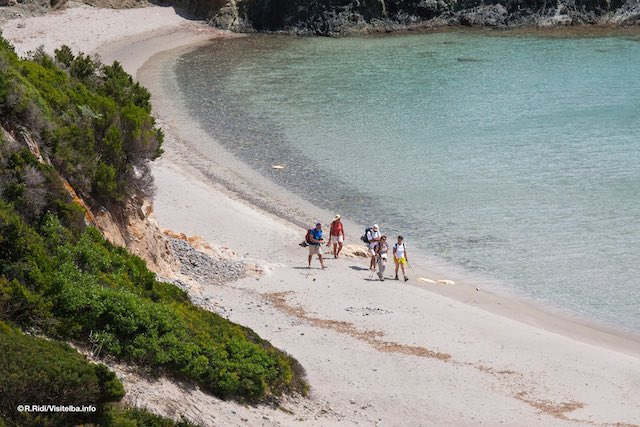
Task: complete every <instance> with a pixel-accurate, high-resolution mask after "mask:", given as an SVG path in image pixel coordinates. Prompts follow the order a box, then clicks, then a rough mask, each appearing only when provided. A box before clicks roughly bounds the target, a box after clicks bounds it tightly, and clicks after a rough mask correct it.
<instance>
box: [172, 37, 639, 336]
mask: <svg viewBox="0 0 640 427" xmlns="http://www.w3.org/2000/svg"><path fill="white" fill-rule="evenodd" d="M176 73H177V78H178V83H179V87H180V90H181V91H182V94H183V96H184V97H185V99H187V103H188V107H189V108H190V110H191V112H192V114H193V115H194V117H195V118H196V119H197V120H198V121H199V122H201V123H202V125H203V126H204V128H205V129H207V130H208V131H209V132H210V133H211V134H212V135H213V136H214V137H215V138H216V139H217V140H218V141H220V142H222V143H223V144H224V145H225V146H226V147H227V148H228V149H229V150H230V151H231V152H233V153H235V154H236V155H237V156H239V157H240V158H242V159H244V160H246V161H247V162H248V163H249V164H251V165H252V166H254V167H256V168H258V169H259V170H261V171H262V172H263V173H265V174H267V175H268V176H271V177H273V178H274V179H275V180H276V181H277V182H280V183H282V184H283V185H284V186H286V187H288V188H290V189H292V190H293V191H295V192H297V193H298V194H301V195H303V196H304V197H305V198H307V199H309V200H312V201H314V202H315V203H317V204H318V205H320V206H322V207H325V208H328V209H330V210H334V211H336V212H340V213H341V214H342V215H344V216H348V217H350V218H353V219H355V220H358V221H360V222H362V223H372V222H378V223H380V225H381V227H382V229H383V231H385V232H387V233H388V234H390V235H394V234H395V233H398V232H402V233H403V234H405V235H406V236H407V240H408V242H411V243H412V244H413V245H417V246H420V247H421V248H422V249H424V250H425V251H426V252H428V253H429V254H432V255H436V256H438V257H441V258H444V259H446V260H448V261H450V262H452V263H455V264H457V265H460V266H462V267H464V268H465V269H466V270H467V271H469V272H471V273H478V274H480V275H482V276H484V277H489V278H492V279H496V280H498V281H500V282H502V283H505V284H506V285H508V286H509V287H511V288H512V289H514V290H516V291H517V292H519V293H523V294H525V295H528V296H532V297H534V298H538V299H541V300H543V301H548V302H551V303H553V304H555V305H557V306H560V307H563V308H567V309H570V310H573V311H576V312H579V313H582V314H586V315H589V316H591V317H594V318H597V319H600V320H605V321H608V322H610V323H612V324H615V325H618V326H622V327H627V328H630V329H637V328H638V327H640V310H639V309H638V301H640V298H639V297H640V268H639V265H640V250H639V243H638V242H640V140H639V136H640V42H638V41H637V40H633V39H629V38H616V37H608V38H606V37H605V38H540V37H495V36H488V35H486V34H484V33H467V32H453V33H439V34H415V35H394V36H384V37H380V36H378V37H361V38H342V39H327V38H309V39H295V38H285V37H268V36H256V37H247V38H241V39H231V40H222V41H216V42H215V43H213V44H211V45H208V46H205V47H203V48H201V49H199V50H196V51H194V52H191V53H188V54H186V55H184V56H183V57H182V58H180V60H179V61H178V62H177V65H176ZM273 164H285V165H286V168H285V169H283V170H274V169H272V168H271V165H273Z"/></svg>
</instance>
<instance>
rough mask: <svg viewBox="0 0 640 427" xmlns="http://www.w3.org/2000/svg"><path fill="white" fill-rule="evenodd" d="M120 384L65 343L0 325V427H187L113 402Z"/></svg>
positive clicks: (120, 396) (119, 396)
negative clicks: (44, 408)
mask: <svg viewBox="0 0 640 427" xmlns="http://www.w3.org/2000/svg"><path fill="white" fill-rule="evenodd" d="M123 396H124V389H123V388H122V383H120V381H119V380H118V379H117V378H116V376H115V375H114V374H113V372H111V371H109V370H108V369H107V367H106V366H104V365H100V364H95V363H91V362H88V361H87V360H86V359H85V358H84V357H83V356H82V355H81V354H80V353H78V352H77V351H76V350H74V349H72V348H71V347H69V346H68V345H67V344H65V343H61V342H57V341H51V340H45V339H42V338H35V337H32V336H29V335H25V334H23V333H21V332H20V331H18V330H17V329H15V328H12V327H10V326H9V325H7V324H6V323H4V322H0V425H3V421H2V420H3V419H4V420H5V422H7V423H11V424H17V425H21V426H57V425H72V424H86V423H99V424H103V425H118V426H131V427H135V426H158V427H171V426H179V427H187V426H189V425H190V424H189V423H187V422H179V423H176V422H174V421H172V420H168V419H165V418H161V417H158V416H155V415H153V414H150V413H149V412H146V411H144V410H139V409H125V408H121V407H119V406H117V405H115V404H114V402H117V401H119V400H120V399H121V398H122V397H123ZM47 403H50V404H55V405H59V406H68V405H73V406H83V405H84V406H89V405H93V406H95V408H96V411H95V412H90V411H87V412H77V413H74V412H69V413H62V412H40V413H38V412H26V411H23V412H18V411H17V410H16V408H17V407H18V406H19V405H25V404H47Z"/></svg>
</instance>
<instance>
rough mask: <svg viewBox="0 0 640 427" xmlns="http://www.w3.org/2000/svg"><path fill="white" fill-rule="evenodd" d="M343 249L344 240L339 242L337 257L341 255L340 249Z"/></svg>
mask: <svg viewBox="0 0 640 427" xmlns="http://www.w3.org/2000/svg"><path fill="white" fill-rule="evenodd" d="M341 250H342V242H338V253H337V254H336V258H338V257H339V256H340V251H341Z"/></svg>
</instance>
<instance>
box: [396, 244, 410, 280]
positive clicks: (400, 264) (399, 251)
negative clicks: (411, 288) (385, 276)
mask: <svg viewBox="0 0 640 427" xmlns="http://www.w3.org/2000/svg"><path fill="white" fill-rule="evenodd" d="M393 262H395V263H396V280H398V269H399V268H402V276H403V277H404V281H405V282H406V281H407V280H409V278H408V277H407V272H406V271H405V267H404V266H405V264H407V263H408V262H409V258H408V257H407V248H406V246H405V245H404V237H402V236H398V241H397V242H396V243H394V244H393Z"/></svg>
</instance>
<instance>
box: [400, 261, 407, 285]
mask: <svg viewBox="0 0 640 427" xmlns="http://www.w3.org/2000/svg"><path fill="white" fill-rule="evenodd" d="M400 266H401V267H402V276H403V277H404V281H405V282H406V281H407V273H406V272H405V271H404V264H400Z"/></svg>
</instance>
